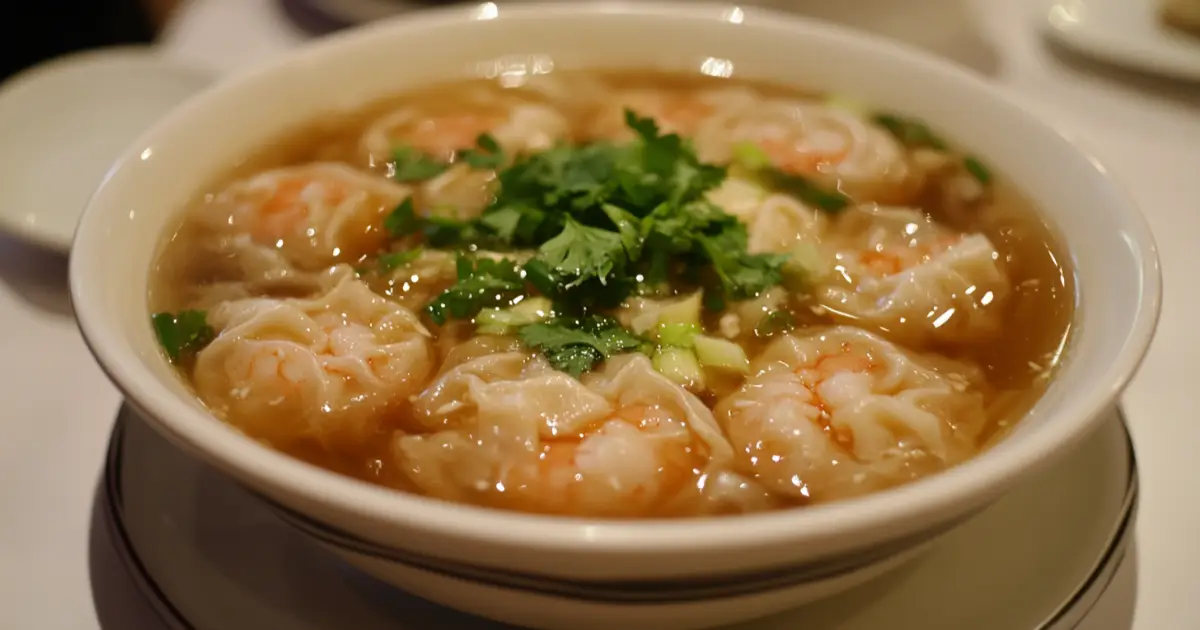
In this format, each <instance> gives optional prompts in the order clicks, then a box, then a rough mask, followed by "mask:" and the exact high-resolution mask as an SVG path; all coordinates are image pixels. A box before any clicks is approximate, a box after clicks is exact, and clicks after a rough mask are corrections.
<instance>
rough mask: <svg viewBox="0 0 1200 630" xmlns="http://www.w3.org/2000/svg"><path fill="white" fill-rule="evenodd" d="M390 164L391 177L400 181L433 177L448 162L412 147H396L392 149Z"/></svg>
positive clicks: (445, 166)
mask: <svg viewBox="0 0 1200 630" xmlns="http://www.w3.org/2000/svg"><path fill="white" fill-rule="evenodd" d="M392 166H393V169H394V170H393V173H392V179H394V180H396V181H398V182H401V183H406V182H419V181H424V180H427V179H433V178H434V177H437V176H438V175H441V174H442V172H443V171H445V170H446V169H447V168H449V165H448V164H445V163H444V162H439V161H438V160H436V159H434V158H432V157H430V156H428V155H425V154H424V153H422V152H420V151H418V150H416V149H414V148H413V147H397V148H396V149H395V150H394V151H392Z"/></svg>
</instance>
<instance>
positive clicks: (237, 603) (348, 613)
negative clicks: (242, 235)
mask: <svg viewBox="0 0 1200 630" xmlns="http://www.w3.org/2000/svg"><path fill="white" fill-rule="evenodd" d="M1137 494H1138V484H1137V469H1136V464H1135V461H1134V458H1133V451H1132V448H1131V444H1130V442H1129V437H1128V434H1127V433H1126V431H1125V427H1124V423H1123V420H1122V418H1121V415H1120V412H1119V411H1116V410H1114V411H1113V412H1112V414H1111V417H1110V419H1109V420H1108V421H1107V422H1106V423H1105V425H1104V427H1103V428H1102V429H1101V430H1100V431H1099V432H1097V433H1096V434H1095V435H1093V436H1091V437H1090V438H1089V439H1088V440H1087V441H1086V442H1085V443H1084V444H1083V445H1082V446H1081V447H1080V448H1079V449H1078V450H1077V451H1076V452H1075V453H1073V454H1072V455H1071V456H1069V457H1067V458H1065V459H1063V460H1062V461H1061V462H1059V463H1058V464H1057V465H1056V466H1055V467H1053V468H1052V469H1050V470H1048V471H1047V472H1046V473H1044V474H1042V475H1040V476H1038V477H1036V478H1034V479H1031V480H1030V481H1029V482H1028V483H1026V484H1025V485H1024V486H1022V487H1021V488H1019V489H1018V490H1016V491H1014V492H1013V493H1011V494H1010V495H1009V496H1007V497H1006V498H1004V499H1002V500H1001V501H1000V502H999V503H997V504H996V505H995V506H993V507H992V508H990V509H988V510H987V511H985V512H984V513H982V514H980V515H979V516H977V517H975V518H974V519H973V520H971V521H970V522H968V523H967V524H966V525H963V526H962V527H960V528H958V529H956V530H954V531H952V532H950V533H949V534H946V535H945V536H944V537H943V538H942V539H941V540H939V541H937V542H936V543H935V546H934V547H933V549H932V550H931V551H929V552H928V553H927V554H926V555H925V556H923V557H922V558H921V559H919V560H917V561H916V562H915V563H913V564H912V565H910V566H908V567H905V568H904V569H901V570H900V571H899V572H897V573H895V574H892V575H889V576H887V577H885V578H882V579H880V580H878V581H876V582H873V583H870V584H868V585H866V586H864V587H862V588H859V589H857V590H854V591H851V592H849V593H846V594H844V595H841V596H838V597H836V598H834V599H830V600H826V601H822V602H819V603H817V604H811V605H808V606H804V607H802V608H798V609H796V610H794V611H792V612H789V613H785V614H783V615H777V616H775V617H771V618H767V619H763V620H760V621H756V622H751V623H747V624H742V625H739V626H737V629H738V630H784V629H791V628H796V627H801V626H802V627H804V628H806V629H807V630H824V629H833V628H838V629H840V630H859V629H862V630H867V629H871V630H877V629H878V628H890V627H895V628H908V627H918V624H919V627H921V628H924V629H926V630H941V629H945V630H952V629H953V630H960V629H962V628H972V629H973V630H991V629H996V630H1001V629H1003V630H1021V629H1025V628H1030V629H1035V628H1036V629H1039V630H1041V629H1046V630H1050V629H1053V630H1061V629H1065V628H1082V627H1083V626H1082V625H1081V621H1082V620H1083V619H1084V618H1085V617H1086V616H1087V614H1088V612H1089V611H1090V610H1091V608H1092V607H1093V605H1095V603H1096V602H1097V601H1098V600H1099V598H1100V597H1101V595H1103V594H1105V592H1106V591H1107V590H1108V587H1109V585H1110V582H1111V581H1112V578H1113V575H1114V574H1115V573H1116V572H1117V570H1118V568H1119V567H1120V566H1121V565H1122V561H1123V560H1125V558H1126V556H1127V548H1128V545H1129V542H1130V540H1131V538H1132V531H1133V523H1134V516H1135V513H1136V505H1137ZM96 509H97V510H99V511H100V512H101V514H100V516H101V517H102V518H103V520H104V521H105V522H106V523H107V530H108V533H109V535H110V537H111V540H112V544H113V545H114V547H115V548H116V550H117V553H118V555H119V556H120V557H121V559H122V560H123V561H124V565H125V568H126V570H127V571H128V573H129V576H130V578H131V579H132V580H133V582H134V583H135V584H137V585H138V587H139V588H140V590H141V591H142V593H143V596H144V597H145V598H146V599H147V600H148V601H149V603H150V604H151V606H152V607H153V609H154V610H155V611H156V613H157V614H158V616H159V617H160V618H161V621H162V623H163V624H164V625H165V627H167V628H171V629H173V630H177V629H195V630H240V629H242V628H245V629H247V630H250V629H257V628H273V629H278V630H292V629H305V630H333V629H335V628H338V629H340V628H355V630H373V629H375V628H379V629H381V630H382V629H384V628H389V629H393V630H395V629H400V630H426V629H429V630H433V629H435V628H438V629H440V628H462V629H463V630H471V629H475V630H484V629H486V628H500V627H504V626H501V625H499V624H496V623H495V622H491V621H485V620H480V619H475V618H471V617H468V616H466V615H464V614H462V613H458V612H454V611H450V610H447V609H444V608H441V607H439V606H436V605H434V604H430V603H427V602H423V601H421V600H419V599H417V598H415V597H412V596H409V595H407V594H405V593H402V592H400V591H397V590H395V589H393V588H391V587H389V586H386V585H384V584H382V583H380V582H377V581H375V580H373V579H372V578H370V577H367V576H366V575H363V574H361V573H359V572H357V571H356V570H355V569H353V568H350V567H349V566H348V565H345V564H343V563H342V562H341V561H339V560H337V559H336V558H335V557H334V556H333V555H330V554H328V553H326V552H325V551H324V550H322V549H321V548H320V547H319V546H318V545H317V544H315V543H314V542H313V541H312V540H310V539H308V538H307V537H305V536H304V535H303V534H301V533H299V532H298V531H297V530H295V529H293V528H290V527H289V526H288V525H285V524H284V522H283V521H281V520H279V519H278V518H277V517H276V514H275V512H273V511H272V510H271V508H270V507H268V506H267V505H266V504H265V503H263V502H262V501H261V500H260V499H258V498H257V497H256V496H254V495H252V494H250V493H249V492H247V491H245V490H243V489H241V488H240V487H239V486H237V485H236V484H234V483H233V482H232V481H231V480H229V479H227V478H226V477H224V476H223V475H222V474H220V473H218V472H216V471H214V470H212V469H211V468H208V467H207V466H205V465H204V464H202V463H200V462H198V461H197V460H195V459H193V458H192V457H191V456H189V455H187V454H185V453H183V452H181V451H179V450H178V449H177V448H176V447H174V446H173V445H171V444H170V443H169V442H167V441H166V440H165V439H163V438H162V437H161V436H159V435H158V434H157V433H156V432H155V431H154V430H153V429H151V428H150V427H149V426H148V425H147V424H145V423H144V422H143V421H142V420H141V419H140V418H139V417H138V416H137V415H136V414H135V413H134V412H133V411H132V410H130V409H129V408H128V407H126V408H124V409H123V410H122V411H121V412H120V415H119V417H118V418H117V422H116V424H115V428H114V432H113V436H112V441H111V444H110V447H109V456H108V461H107V466H106V470H105V476H104V487H103V488H102V490H101V493H100V500H98V501H97V507H96ZM1127 587H1128V588H1132V585H1128V586H1127ZM97 595H98V596H100V595H101V592H100V591H97ZM1128 595H1129V594H1128V593H1123V592H1118V591H1114V592H1110V593H1109V597H1111V598H1112V599H1113V600H1114V601H1115V602H1117V603H1120V602H1121V601H1123V599H1124V598H1126V597H1128ZM1130 604H1131V602H1130ZM108 608H111V606H105V605H104V602H97V610H99V611H101V613H102V614H103V613H104V611H105V610H106V609H108ZM101 621H102V622H103V623H104V624H105V626H106V627H109V625H110V624H112V627H117V626H118V625H120V624H121V622H120V621H117V620H112V619H101ZM730 630H732V628H731V629H730Z"/></svg>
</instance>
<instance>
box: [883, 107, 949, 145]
mask: <svg viewBox="0 0 1200 630" xmlns="http://www.w3.org/2000/svg"><path fill="white" fill-rule="evenodd" d="M872 120H874V122H875V123H876V124H878V125H879V126H881V127H883V128H884V129H887V130H888V131H889V132H891V134H892V135H893V136H895V137H896V139H897V140H899V141H900V142H901V144H903V145H904V146H906V147H908V148H910V149H916V148H921V147H925V148H930V149H934V150H937V151H945V150H946V143H945V141H943V140H942V139H941V138H939V137H938V135H937V134H935V133H934V132H933V130H932V129H930V128H929V126H928V125H926V124H925V123H923V122H921V121H919V120H916V119H913V118H905V117H903V116H897V115H895V114H876V115H875V116H874V117H873V118H872Z"/></svg>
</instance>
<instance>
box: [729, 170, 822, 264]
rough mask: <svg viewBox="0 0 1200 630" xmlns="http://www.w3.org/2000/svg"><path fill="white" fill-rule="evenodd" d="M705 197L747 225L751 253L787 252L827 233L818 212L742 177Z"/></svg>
mask: <svg viewBox="0 0 1200 630" xmlns="http://www.w3.org/2000/svg"><path fill="white" fill-rule="evenodd" d="M706 197H707V199H708V200H709V201H711V202H713V203H715V204H717V205H718V206H720V207H721V208H722V209H723V210H725V211H726V212H728V213H729V214H732V215H733V216H735V217H737V218H738V219H739V220H740V221H741V222H742V223H745V224H746V233H747V250H748V251H749V252H750V253H751V254H763V253H777V254H778V253H787V252H790V251H792V249H793V248H794V247H795V246H796V245H797V244H798V243H800V242H802V241H807V242H814V243H815V242H816V241H819V240H820V239H821V235H822V234H823V232H824V230H825V224H826V219H825V216H824V215H823V214H821V213H820V212H818V211H817V210H816V209H814V208H810V207H808V206H807V205H805V204H804V203H803V202H801V201H800V200H798V199H796V198H794V197H791V196H789V195H784V194H779V193H772V192H770V191H767V190H765V189H763V188H762V187H761V186H759V185H758V184H756V183H754V182H752V181H749V180H747V179H743V178H740V177H736V176H730V177H727V178H726V179H725V181H724V182H722V183H721V185H720V186H719V187H717V188H716V189H715V190H713V191H711V192H709V193H708V195H706Z"/></svg>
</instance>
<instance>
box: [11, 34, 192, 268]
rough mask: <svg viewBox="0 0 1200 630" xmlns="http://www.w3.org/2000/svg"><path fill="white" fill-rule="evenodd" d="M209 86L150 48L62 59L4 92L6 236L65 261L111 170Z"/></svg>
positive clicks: (25, 74)
mask: <svg viewBox="0 0 1200 630" xmlns="http://www.w3.org/2000/svg"><path fill="white" fill-rule="evenodd" d="M211 82H212V77H210V76H209V75H207V74H205V73H202V72H200V71H197V70H194V69H192V68H188V67H184V66H181V65H179V64H177V63H174V62H170V61H168V60H167V59H166V58H165V57H163V56H161V55H160V54H158V52H157V51H155V50H154V49H152V48H150V47H143V46H129V47H114V48H102V49H96V50H91V51H87V52H82V53H76V54H72V55H67V56H63V57H58V58H55V59H52V60H50V61H47V62H44V63H41V64H38V65H36V66H33V67H32V68H29V69H26V70H24V71H22V72H20V73H18V74H17V75H15V76H13V77H11V78H9V79H8V80H6V81H5V82H4V83H3V84H0V229H2V230H4V231H7V232H11V233H13V234H15V235H17V236H20V237H22V238H24V239H26V240H29V241H32V242H34V243H37V244H39V245H41V246H43V247H46V248H48V249H52V250H55V251H58V252H62V253H67V252H68V251H70V249H71V239H72V237H73V236H74V233H75V224H76V223H77V222H78V220H79V215H80V214H81V213H82V212H83V207H84V206H85V205H86V204H87V201H88V199H89V198H91V196H92V192H93V191H95V189H96V187H97V186H99V185H100V182H102V181H103V180H104V178H105V175H106V174H107V172H108V169H109V167H110V166H111V165H112V164H113V162H115V161H116V159H117V157H119V156H120V155H121V152H122V151H124V150H125V149H126V148H127V147H128V146H129V145H130V144H132V143H133V141H134V140H136V139H137V137H138V136H139V135H141V133H142V132H143V131H145V130H146V129H148V128H149V127H150V125H152V124H153V123H154V122H155V121H157V120H158V119H159V118H161V117H162V116H163V115H164V114H166V113H167V112H168V111H170V110H171V109H173V108H174V107H175V106H176V105H178V104H179V103H181V102H182V101H184V100H185V99H187V97H189V96H191V95H192V94H194V93H196V92H198V91H199V90H201V89H203V88H204V87H206V86H207V85H209V84H210V83H211Z"/></svg>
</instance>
